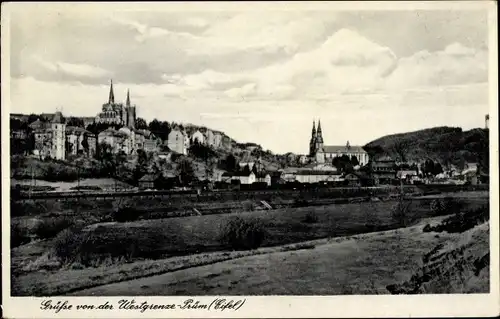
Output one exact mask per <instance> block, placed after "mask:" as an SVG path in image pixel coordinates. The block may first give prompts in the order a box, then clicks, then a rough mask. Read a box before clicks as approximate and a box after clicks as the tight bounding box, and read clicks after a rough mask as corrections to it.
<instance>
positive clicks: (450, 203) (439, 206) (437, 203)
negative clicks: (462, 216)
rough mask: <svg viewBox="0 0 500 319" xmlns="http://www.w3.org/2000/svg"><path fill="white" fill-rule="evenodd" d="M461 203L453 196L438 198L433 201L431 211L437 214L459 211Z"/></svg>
mask: <svg viewBox="0 0 500 319" xmlns="http://www.w3.org/2000/svg"><path fill="white" fill-rule="evenodd" d="M461 208H462V207H461V204H460V202H459V201H458V200H456V199H454V198H453V197H445V198H437V199H435V200H433V201H432V202H431V211H432V212H433V213H434V214H436V215H447V214H452V213H458V212H459V211H460V209H461Z"/></svg>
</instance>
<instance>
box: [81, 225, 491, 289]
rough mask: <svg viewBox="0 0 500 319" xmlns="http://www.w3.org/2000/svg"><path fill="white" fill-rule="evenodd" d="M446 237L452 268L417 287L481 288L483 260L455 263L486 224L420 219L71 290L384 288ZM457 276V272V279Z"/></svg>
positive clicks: (474, 250) (479, 241) (485, 283)
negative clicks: (446, 226)
mask: <svg viewBox="0 0 500 319" xmlns="http://www.w3.org/2000/svg"><path fill="white" fill-rule="evenodd" d="M437 220H438V219H437ZM434 221H436V219H434ZM426 222H431V223H432V221H429V220H427V221H426ZM471 239H472V240H471ZM472 241H473V242H472ZM445 243H448V246H449V247H446V248H445V250H444V251H445V252H453V251H456V250H462V251H465V253H462V254H463V255H461V256H460V255H459V257H457V258H455V259H453V258H450V259H447V260H446V262H445V263H443V264H441V265H440V266H442V267H443V268H444V269H452V270H451V271H449V272H448V273H445V274H431V275H430V279H429V281H428V282H427V283H425V284H424V285H422V287H421V288H420V289H421V290H422V291H421V292H423V293H450V292H455V293H459V292H463V293H474V292H476V293H477V292H483V293H484V292H488V291H489V278H488V274H489V271H488V268H487V267H486V268H485V269H480V272H479V273H478V274H477V275H476V274H474V271H473V270H471V269H472V268H474V265H473V262H466V267H464V268H460V267H457V264H458V263H459V261H460V259H461V258H463V256H464V255H465V256H466V257H469V260H471V259H470V257H473V259H472V261H476V260H478V259H480V257H482V256H483V255H484V252H485V251H488V248H489V247H488V224H482V225H479V226H477V227H476V228H474V229H472V230H470V231H467V232H466V233H464V234H448V233H445V234H440V235H439V236H436V234H433V233H423V232H422V226H421V225H419V226H414V227H410V228H404V229H398V230H391V231H386V232H380V233H373V234H365V235H359V236H352V237H348V238H342V239H339V240H331V241H329V242H326V243H325V242H323V243H319V244H318V245H316V246H315V247H314V246H313V247H312V248H310V249H302V250H297V251H288V252H273V253H269V254H260V255H256V256H248V257H243V258H239V259H233V260H228V261H224V262H221V263H217V264H210V265H205V266H200V267H192V268H188V269H183V270H179V271H176V272H169V273H166V274H162V275H158V276H153V277H148V278H141V279H136V280H131V281H126V282H121V283H115V284H110V285H103V286H99V287H96V288H91V289H87V290H82V291H78V292H75V293H73V295H76V296H91V295H100V296H102V295H108V296H119V295H120V296H121V295H130V294H132V295H141V296H153V295H262V294H264V295H270V294H278V295H345V294H389V293H390V292H389V290H388V289H387V286H390V285H392V284H394V283H399V282H404V281H407V280H409V279H410V278H411V276H412V275H414V274H415V273H418V270H419V269H420V267H422V264H423V262H422V256H424V255H425V254H426V253H427V252H428V251H430V250H432V248H434V247H436V245H439V244H445ZM464 259H467V258H464ZM276 265H279V266H278V267H277V266H276ZM467 267H468V268H469V269H467ZM460 277H462V278H464V280H459V278H460Z"/></svg>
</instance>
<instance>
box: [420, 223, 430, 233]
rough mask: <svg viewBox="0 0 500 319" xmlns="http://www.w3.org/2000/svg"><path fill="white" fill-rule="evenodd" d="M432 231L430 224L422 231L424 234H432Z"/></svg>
mask: <svg viewBox="0 0 500 319" xmlns="http://www.w3.org/2000/svg"><path fill="white" fill-rule="evenodd" d="M432 229H433V228H432V226H431V225H429V224H427V225H425V226H424V228H423V229H422V231H423V232H424V233H430V232H431V231H432Z"/></svg>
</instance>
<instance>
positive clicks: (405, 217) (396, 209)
mask: <svg viewBox="0 0 500 319" xmlns="http://www.w3.org/2000/svg"><path fill="white" fill-rule="evenodd" d="M410 205H411V202H410V201H404V200H399V201H398V202H397V203H396V204H395V205H394V206H393V207H392V209H391V217H392V219H393V220H394V221H395V222H396V223H397V224H398V226H401V227H406V226H407V225H408V223H409V222H410V220H409V213H410Z"/></svg>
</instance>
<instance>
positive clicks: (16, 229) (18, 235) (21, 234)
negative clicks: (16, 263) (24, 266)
mask: <svg viewBox="0 0 500 319" xmlns="http://www.w3.org/2000/svg"><path fill="white" fill-rule="evenodd" d="M30 240H31V239H30V237H29V236H28V230H27V229H26V228H24V227H21V226H20V225H19V224H18V223H14V224H12V225H11V226H10V247H11V248H14V247H18V246H21V245H24V244H27V243H29V242H30Z"/></svg>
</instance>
